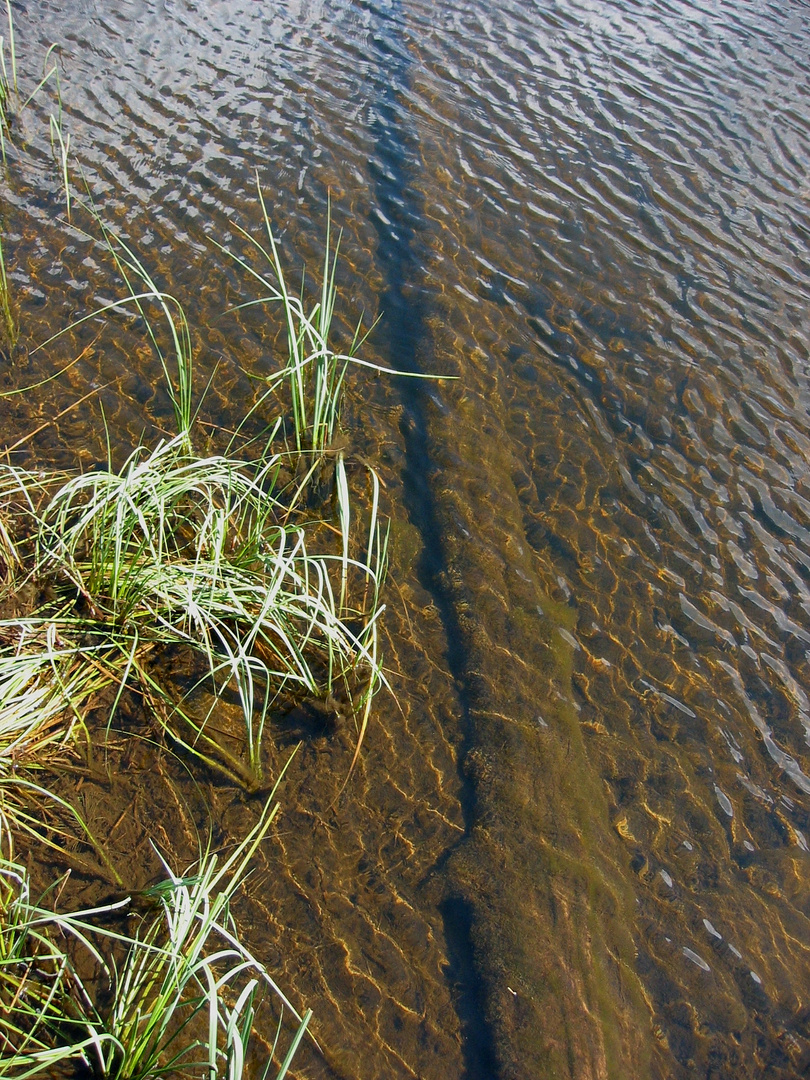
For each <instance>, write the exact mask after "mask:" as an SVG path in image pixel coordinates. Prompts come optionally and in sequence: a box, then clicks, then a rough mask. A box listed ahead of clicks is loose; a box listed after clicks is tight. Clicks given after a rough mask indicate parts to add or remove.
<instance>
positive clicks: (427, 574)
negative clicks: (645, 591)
mask: <svg viewBox="0 0 810 1080" xmlns="http://www.w3.org/2000/svg"><path fill="white" fill-rule="evenodd" d="M383 18H385V23H387V25H385V29H383V26H384V24H383V23H382V19H381V21H380V24H378V26H379V28H380V29H379V31H378V34H376V35H375V36H374V37H373V38H372V40H371V41H370V45H371V46H372V47H373V49H374V51H375V52H376V54H377V55H378V57H379V58H380V62H381V63H380V67H381V71H382V68H383V66H384V68H385V71H384V79H383V78H382V77H381V79H380V86H381V92H380V93H379V94H378V96H377V97H376V98H375V100H374V112H375V120H374V123H373V126H372V132H373V134H374V137H375V142H376V154H375V161H374V162H371V163H370V173H371V176H372V183H373V192H374V195H375V197H376V202H377V205H378V206H379V208H380V210H381V213H378V214H375V215H373V217H372V220H373V223H374V226H375V228H376V230H377V235H378V238H379V245H378V248H377V261H378V265H379V267H380V269H381V271H382V273H383V276H384V280H385V282H386V288H385V292H384V294H383V297H382V308H383V312H384V327H385V331H386V338H387V346H388V350H387V351H388V360H389V363H390V365H391V366H392V367H394V368H396V369H398V370H400V371H408V372H414V373H424V372H425V368H424V365H423V364H422V363H421V362H420V352H421V351H422V350H423V349H424V347H425V345H426V343H427V342H428V341H429V332H428V331H427V318H426V315H427V310H426V303H425V299H424V294H423V291H422V289H421V284H422V282H421V276H422V267H421V264H420V260H419V258H418V256H417V254H416V232H415V229H414V225H413V223H414V222H421V221H424V214H423V213H422V207H421V205H420V203H419V201H418V200H417V197H416V196H415V195H414V192H413V188H412V185H411V184H410V183H409V179H410V177H411V176H412V175H413V174H414V172H415V171H416V169H417V167H418V162H419V140H418V136H417V135H416V134H415V133H414V132H413V127H412V125H410V124H408V123H407V106H406V104H405V101H406V95H407V90H408V77H409V68H410V63H409V60H408V50H407V46H406V44H402V45H400V46H399V47H397V45H398V43H397V42H393V43H392V42H391V41H388V40H386V38H385V36H383V35H384V33H385V31H386V30H387V31H388V32H389V33H391V32H393V33H397V34H401V33H402V28H401V23H402V21H403V18H402V11H401V7H400V5H398V4H397V5H396V6H395V8H394V10H393V12H391V13H389V14H388V15H387V16H383ZM377 162H379V165H378V164H377ZM401 393H402V401H403V405H404V407H405V408H404V419H403V422H402V425H401V432H402V437H403V441H404V445H405V467H404V470H403V494H404V502H405V507H406V509H407V512H408V517H409V519H410V521H411V523H412V524H413V525H414V526H415V527H416V528H417V529H418V530H419V534H420V536H421V538H422V553H421V556H420V558H419V563H418V566H417V573H418V575H419V579H420V581H421V583H422V585H423V586H424V587H425V588H426V589H427V591H428V592H429V593H430V595H431V596H432V597H433V600H434V603H435V604H436V607H437V609H438V612H439V616H440V618H441V621H442V625H443V627H444V633H445V640H446V643H447V644H446V661H447V667H448V670H449V672H450V674H451V676H452V678H453V681H454V684H455V689H456V695H457V698H458V702H459V708H460V712H461V722H462V725H461V730H462V745H461V747H460V753H459V762H460V766H459V772H460V777H461V810H462V814H463V816H464V822H465V825H466V832H465V837H464V839H466V837H467V836H469V833H470V830H471V827H472V823H473V821H474V819H475V816H476V806H475V802H476V796H475V790H474V787H473V784H472V782H471V781H470V779H469V777H467V776H466V775H465V773H464V770H463V762H464V761H465V760H466V758H467V756H468V753H469V751H470V749H471V742H472V722H471V692H470V688H469V679H468V670H467V655H466V650H465V648H464V645H463V634H462V629H461V626H460V623H459V620H458V616H457V613H456V609H455V606H454V604H453V599H452V596H451V593H450V590H449V588H448V586H447V583H446V575H447V560H446V556H445V551H444V545H443V539H442V528H441V524H440V518H439V513H438V508H437V504H436V499H435V497H434V494H433V490H432V487H431V482H430V481H431V474H432V473H433V471H434V466H433V462H432V459H431V454H430V448H429V425H428V408H429V398H428V395H427V393H426V392H425V390H424V388H423V384H420V383H419V382H418V381H417V380H409V379H406V380H402V383H401ZM464 839H462V840H460V841H459V843H463V842H464ZM457 847H458V844H456V845H453V846H452V847H451V848H449V849H447V850H446V851H444V852H443V853H442V855H441V857H440V858H439V859H438V860H437V861H436V863H435V864H434V867H433V871H432V875H433V876H435V875H438V874H439V873H440V872H441V870H442V869H443V868H444V866H445V864H446V863H447V861H448V859H449V858H450V856H451V855H452V854H453V852H454V851H455V850H456V849H457ZM440 911H441V915H442V918H443V920H444V932H445V939H446V943H447V948H448V954H449V957H450V967H449V970H448V973H447V978H448V981H449V983H450V984H451V991H452V994H453V999H454V1003H455V1005H456V1009H457V1013H458V1017H459V1020H460V1023H461V1029H462V1038H463V1055H464V1064H465V1069H464V1080H492V1078H493V1077H495V1076H496V1074H497V1072H496V1068H495V1052H494V1039H493V1034H492V1030H491V1027H490V1025H489V1023H488V1021H487V1018H486V1012H485V1008H484V987H483V983H482V980H481V977H480V974H479V972H478V970H477V965H476V962H475V950H474V948H473V942H472V923H473V912H472V908H471V906H470V904H469V903H468V902H467V901H465V900H463V899H461V898H460V897H457V896H449V897H445V899H444V900H443V902H442V904H441V907H440Z"/></svg>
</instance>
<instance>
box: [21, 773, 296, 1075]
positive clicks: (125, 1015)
mask: <svg viewBox="0 0 810 1080" xmlns="http://www.w3.org/2000/svg"><path fill="white" fill-rule="evenodd" d="M282 775H283V773H282ZM280 779H281V777H279V780H280ZM277 783H278V781H277ZM274 794H275V787H274V789H273V793H271V796H270V798H269V799H268V801H267V802H266V803H265V806H264V809H263V811H262V814H261V816H260V818H259V820H258V821H257V823H256V824H255V826H254V827H253V829H251V830H250V832H249V833H248V835H247V836H246V837H245V838H244V839H243V840H242V841H241V842H240V843H239V844H238V845H237V846H236V848H235V849H234V850H233V852H232V853H231V854H230V855H229V856H228V857H227V858H225V859H224V860H222V861H220V858H219V856H218V855H217V854H216V853H215V852H212V851H210V850H209V851H207V852H205V853H204V854H203V855H202V856H201V858H200V861H199V863H198V865H197V867H196V868H192V869H191V870H189V871H188V872H187V873H185V874H183V875H177V874H176V873H174V872H173V871H172V870H171V868H170V867H169V865H168V864H167V863H166V862H165V861H164V860H163V859H162V858H161V862H162V863H163V867H164V870H165V872H166V874H167V877H166V879H165V880H164V881H163V882H161V883H160V884H158V885H156V886H154V887H153V888H151V889H149V890H147V893H146V894H145V895H144V896H142V897H140V898H139V903H140V910H139V912H138V914H137V918H138V923H139V928H138V930H137V932H136V933H135V934H134V935H130V934H127V933H124V932H122V931H120V930H118V929H116V927H115V922H111V916H114V915H118V916H120V915H121V914H127V913H129V915H130V920H129V921H130V922H131V920H132V916H133V915H135V912H134V911H133V903H134V901H133V898H132V897H129V896H127V897H124V898H122V899H119V900H115V901H112V902H110V903H107V904H104V905H100V906H97V907H93V908H90V909H85V910H82V911H78V912H72V913H64V912H58V911H56V910H53V909H52V908H49V907H45V906H43V902H42V901H40V902H39V903H34V902H33V901H32V899H31V886H30V880H29V875H28V872H27V870H26V869H25V868H24V867H23V866H21V865H19V864H18V863H16V862H15V861H14V859H13V857H12V855H11V852H10V848H9V845H8V844H6V845H5V850H4V851H3V854H2V856H0V1077H8V1078H10V1080H12V1078H13V1080H25V1078H27V1077H30V1076H36V1075H41V1074H49V1075H53V1070H54V1068H55V1067H56V1066H57V1065H59V1064H64V1063H67V1062H72V1063H75V1064H83V1065H84V1066H85V1067H86V1068H87V1069H91V1070H92V1072H93V1074H94V1075H96V1076H98V1077H103V1078H105V1080H147V1078H148V1077H150V1078H151V1077H157V1076H162V1075H183V1074H185V1075H188V1074H189V1072H190V1071H192V1070H197V1069H201V1070H203V1071H204V1073H205V1074H206V1075H207V1076H208V1077H209V1078H211V1080H214V1078H216V1077H219V1076H224V1077H228V1080H239V1078H240V1077H242V1075H243V1071H244V1066H245V1061H246V1054H247V1051H248V1046H249V1042H250V1037H251V1033H252V1031H253V1028H254V1019H255V1012H256V1008H257V1007H258V1004H259V999H260V997H261V996H262V993H263V991H266V992H267V993H269V994H271V995H272V996H273V997H274V998H275V1000H276V1001H277V1002H278V1005H279V1024H278V1030H277V1033H276V1039H275V1042H274V1045H273V1047H272V1049H271V1052H270V1054H269V1055H268V1060H267V1061H266V1063H265V1068H264V1072H263V1074H262V1075H263V1076H264V1077H265V1078H267V1077H270V1076H271V1075H272V1076H274V1077H275V1080H283V1077H284V1076H285V1075H286V1073H287V1071H288V1069H289V1066H290V1063H291V1061H292V1058H293V1055H294V1054H295V1052H296V1050H297V1048H298V1045H299V1044H300V1042H301V1039H302V1038H303V1036H304V1034H305V1032H306V1030H307V1027H308V1024H309V1020H310V1018H311V1015H312V1014H311V1011H310V1010H308V1011H307V1012H306V1013H304V1015H303V1016H300V1015H299V1014H298V1012H297V1011H296V1010H295V1008H294V1007H293V1006H292V1005H291V1004H290V1002H289V1000H288V999H287V997H286V996H285V994H284V993H283V992H282V991H281V989H280V988H279V987H278V985H277V984H276V982H275V981H274V980H273V978H272V977H271V976H270V974H269V973H268V971H267V970H266V968H265V967H264V965H262V964H261V963H260V962H259V960H257V959H256V957H255V956H254V955H253V954H252V953H251V952H250V951H249V950H248V949H247V948H246V946H245V945H244V944H243V943H242V941H241V938H240V935H239V931H238V928H237V926H236V924H235V922H234V920H233V916H232V914H231V912H230V902H231V900H232V898H233V896H234V894H235V893H236V891H237V890H238V889H239V887H240V886H241V884H242V882H243V881H244V878H245V876H246V874H247V873H248V870H249V866H250V862H251V859H252V857H253V855H254V853H255V851H256V848H257V847H258V845H259V844H260V843H261V842H262V840H263V839H264V838H265V836H266V835H267V832H268V830H269V828H270V826H271V824H272V822H273V820H274V818H275V816H276V813H277V811H278V803H277V802H275V801H274ZM58 886H59V883H57V885H56V886H55V887H54V889H52V890H51V893H58V891H59V890H58ZM144 904H146V907H145V908H144ZM88 969H89V970H94V971H96V974H95V975H94V977H93V980H92V984H91V983H88V981H87V979H86V978H83V977H82V975H81V971H82V970H88ZM99 972H100V974H99ZM285 1012H286V1013H288V1014H289V1015H290V1016H291V1017H292V1018H294V1021H295V1030H294V1031H293V1033H292V1036H291V1038H290V1039H289V1043H288V1045H287V1047H286V1050H283V1051H282V1049H281V1046H280V1038H281V1031H282V1024H281V1021H282V1018H283V1016H284V1013H285ZM277 1053H278V1054H279V1055H281V1054H282V1053H283V1058H282V1059H281V1061H280V1064H278V1066H277V1068H275V1071H274V1060H275V1061H277V1058H276V1054H277Z"/></svg>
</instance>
